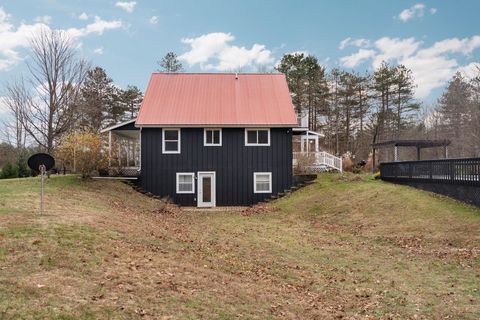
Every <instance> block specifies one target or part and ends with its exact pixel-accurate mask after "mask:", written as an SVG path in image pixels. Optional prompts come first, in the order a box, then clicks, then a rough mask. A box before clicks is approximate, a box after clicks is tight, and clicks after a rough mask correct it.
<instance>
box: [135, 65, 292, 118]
mask: <svg viewBox="0 0 480 320" xmlns="http://www.w3.org/2000/svg"><path fill="white" fill-rule="evenodd" d="M136 125H137V126H147V127H148V126H208V125H211V126H287V127H294V126H297V120H296V116H295V112H294V107H293V105H292V100H291V97H290V93H289V92H288V86H287V82H286V79H285V76H284V75H283V74H244V73H243V74H238V78H236V75H235V74H230V73H228V74H227V73H220V74H218V73H216V74H213V73H154V74H152V77H151V78H150V82H149V84H148V87H147V91H146V92H145V99H144V100H143V103H142V106H141V108H140V112H139V114H138V117H137V121H136Z"/></svg>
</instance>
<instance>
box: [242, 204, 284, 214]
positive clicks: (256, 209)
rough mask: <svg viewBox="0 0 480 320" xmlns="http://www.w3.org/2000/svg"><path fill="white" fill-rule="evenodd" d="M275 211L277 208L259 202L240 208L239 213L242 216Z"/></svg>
mask: <svg viewBox="0 0 480 320" xmlns="http://www.w3.org/2000/svg"><path fill="white" fill-rule="evenodd" d="M276 211H279V209H278V208H276V207H274V206H272V205H271V204H268V203H259V204H256V205H253V206H251V207H248V208H246V209H245V210H242V211H241V212H240V214H241V215H242V216H253V215H257V214H263V213H269V212H276Z"/></svg>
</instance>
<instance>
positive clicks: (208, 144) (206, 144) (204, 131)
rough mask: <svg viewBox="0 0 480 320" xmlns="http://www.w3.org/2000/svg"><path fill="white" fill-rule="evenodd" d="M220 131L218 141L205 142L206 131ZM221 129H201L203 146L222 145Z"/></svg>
mask: <svg viewBox="0 0 480 320" xmlns="http://www.w3.org/2000/svg"><path fill="white" fill-rule="evenodd" d="M209 130H210V131H212V130H216V131H220V143H207V131H209ZM222 135H223V134H222V129H221V128H204V129H203V146H204V147H221V146H222Z"/></svg>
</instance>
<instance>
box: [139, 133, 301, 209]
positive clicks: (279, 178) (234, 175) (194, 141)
mask: <svg viewBox="0 0 480 320" xmlns="http://www.w3.org/2000/svg"><path fill="white" fill-rule="evenodd" d="M199 171H215V172H216V205H217V206H229V205H230V206H231V205H250V204H254V203H257V202H260V201H263V200H264V199H266V198H269V197H270V196H271V195H272V194H277V193H279V192H283V191H284V190H286V189H289V188H290V187H291V185H292V130H291V129H290V128H272V129H270V146H249V147H247V146H245V130H244V129H243V128H223V129H222V146H219V147H213V146H212V147H205V146H204V145H203V128H183V129H182V130H181V153H180V154H162V130H161V129H159V128H143V129H142V175H141V185H142V187H143V189H145V190H146V191H149V192H151V193H153V194H155V195H158V196H162V197H165V196H169V197H170V198H172V199H173V201H174V202H175V203H178V204H181V205H187V206H196V205H197V195H196V192H197V185H196V181H195V194H177V193H176V173H177V172H194V173H195V174H196V173H197V172H199ZM254 172H272V193H271V194H270V193H253V173H254Z"/></svg>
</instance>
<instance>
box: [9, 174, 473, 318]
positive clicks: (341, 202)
mask: <svg viewBox="0 0 480 320" xmlns="http://www.w3.org/2000/svg"><path fill="white" fill-rule="evenodd" d="M46 184H47V189H46V197H47V198H46V199H47V200H46V201H47V204H46V209H47V212H46V214H44V215H43V216H39V215H38V213H37V208H38V185H39V182H38V178H28V179H13V180H3V181H0V319H16V318H20V319H108V318H111V319H136V318H138V319H237V318H243V319H277V318H282V319H285V318H287V319H341V318H343V319H366V318H367V319H408V318H411V319H414V318H415V319H440V318H442V319H443V318H449V319H479V318H480V210H479V209H475V208H473V207H469V206H467V205H464V204H461V203H459V202H456V201H453V200H450V199H447V198H444V197H440V196H436V195H433V194H431V193H427V192H423V191H419V190H416V189H412V188H409V187H405V186H397V185H393V184H388V183H384V182H381V181H374V180H371V179H370V178H368V177H366V176H365V177H358V176H353V175H338V174H323V175H320V176H319V179H318V182H317V183H315V184H313V185H310V186H308V187H306V188H304V189H302V190H300V191H298V192H295V193H294V194H292V195H289V196H287V197H285V198H282V199H280V200H278V201H276V202H274V203H273V206H274V207H275V208H274V209H275V210H271V212H267V213H259V214H256V215H251V216H243V215H241V214H240V213H239V212H233V211H232V212H205V211H202V212H196V211H188V212H187V211H185V212H175V213H165V212H163V211H162V210H160V207H161V205H160V203H159V202H158V201H157V200H154V199H150V198H147V197H145V196H143V195H141V194H139V193H136V192H134V191H133V190H132V189H131V188H130V187H128V186H127V185H125V184H122V183H120V182H115V181H89V182H83V181H81V180H79V179H78V178H76V177H74V176H64V177H52V178H51V179H49V180H48V181H47V182H46Z"/></svg>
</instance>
